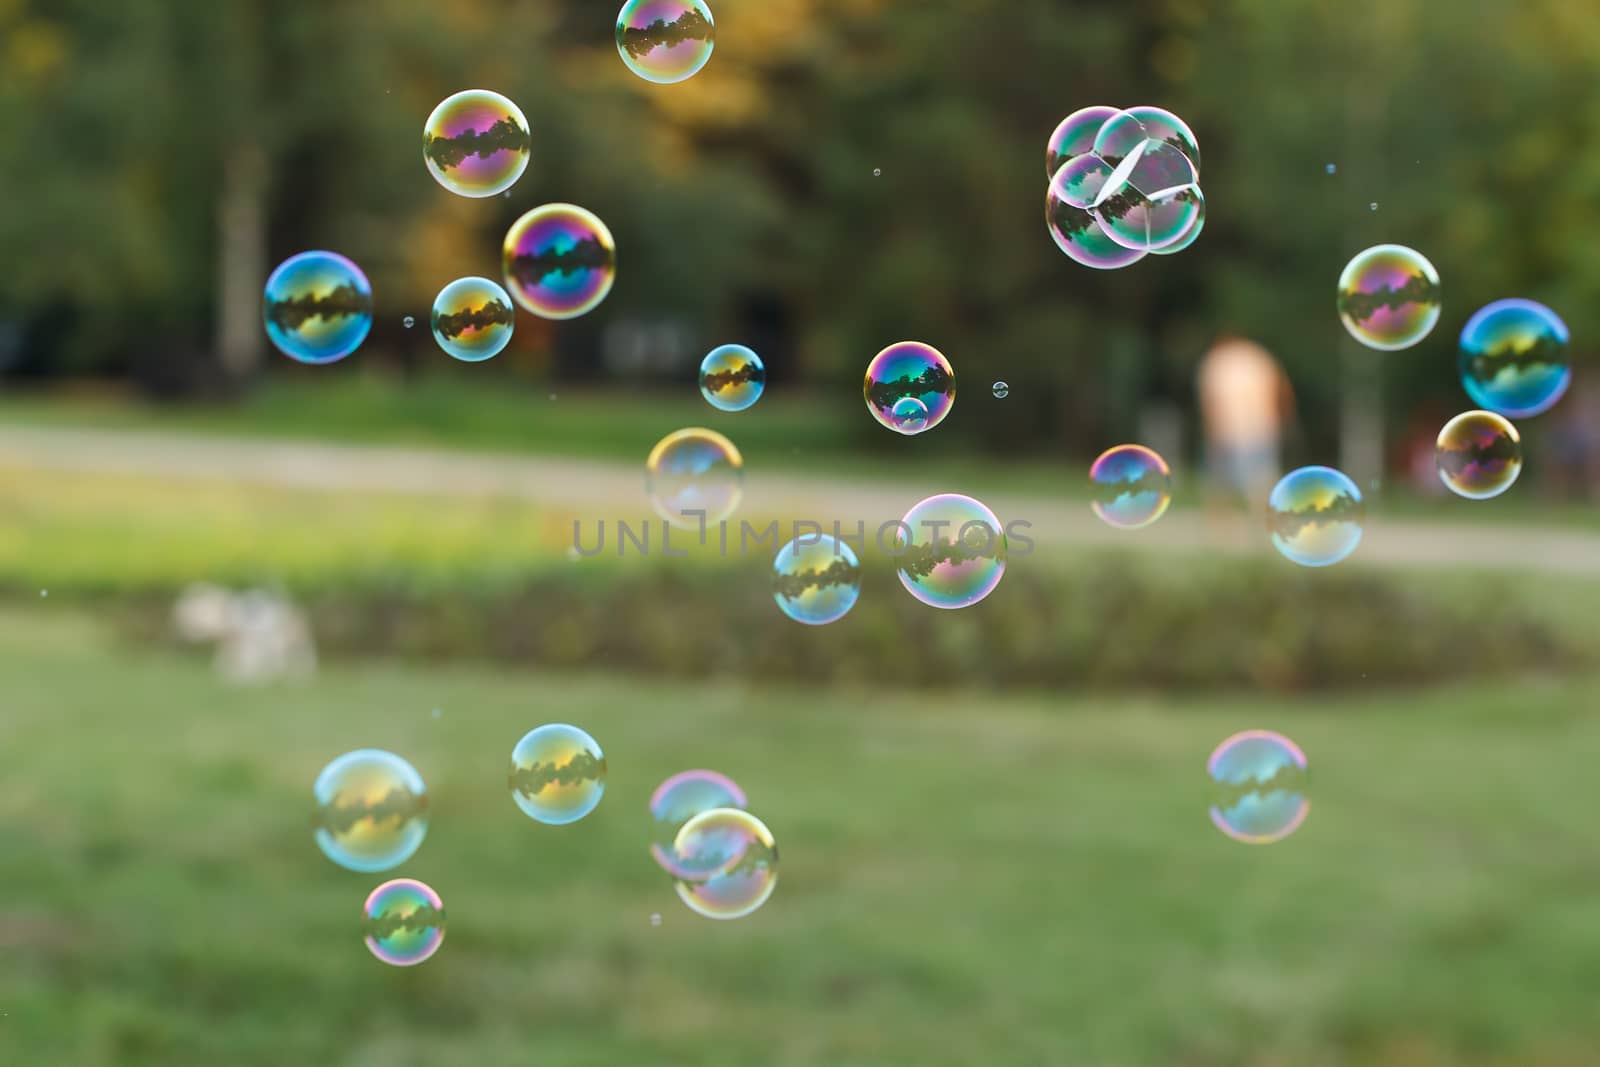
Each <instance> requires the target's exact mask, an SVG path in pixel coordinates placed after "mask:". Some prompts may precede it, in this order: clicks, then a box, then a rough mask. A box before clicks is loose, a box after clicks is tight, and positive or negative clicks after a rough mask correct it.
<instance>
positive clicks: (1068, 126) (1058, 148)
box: [1044, 104, 1117, 178]
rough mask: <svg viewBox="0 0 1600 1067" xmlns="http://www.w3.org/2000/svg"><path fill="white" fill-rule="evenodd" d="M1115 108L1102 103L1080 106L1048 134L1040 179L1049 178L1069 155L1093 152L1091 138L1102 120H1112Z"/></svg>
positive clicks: (1098, 128)
mask: <svg viewBox="0 0 1600 1067" xmlns="http://www.w3.org/2000/svg"><path fill="white" fill-rule="evenodd" d="M1116 114H1117V109H1116V108H1114V107H1109V106H1107V105H1105V104H1095V105H1092V106H1090V107H1080V108H1079V109H1078V110H1076V111H1074V112H1073V113H1072V114H1070V115H1068V116H1067V117H1066V118H1064V119H1062V120H1061V122H1060V123H1059V124H1058V125H1057V126H1056V128H1055V129H1054V130H1053V131H1051V133H1050V140H1049V141H1048V142H1046V144H1045V147H1044V176H1045V177H1046V178H1053V177H1055V175H1056V172H1057V171H1059V170H1060V169H1061V164H1063V163H1065V162H1066V161H1067V160H1069V159H1071V158H1072V157H1073V156H1081V155H1085V154H1087V153H1089V152H1091V151H1092V150H1093V149H1094V138H1095V135H1096V134H1097V133H1099V132H1100V127H1102V126H1104V125H1105V124H1106V120H1107V119H1110V118H1113V117H1114V116H1115V115H1116Z"/></svg>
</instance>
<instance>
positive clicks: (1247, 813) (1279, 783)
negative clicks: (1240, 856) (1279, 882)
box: [1206, 730, 1311, 845]
mask: <svg viewBox="0 0 1600 1067" xmlns="http://www.w3.org/2000/svg"><path fill="white" fill-rule="evenodd" d="M1206 773H1207V774H1209V775H1210V776H1211V784H1212V793H1213V801H1212V804H1211V821H1212V823H1214V824H1215V825H1216V827H1217V829H1218V830H1221V831H1222V832H1223V833H1225V834H1227V835H1228V836H1229V837H1231V838H1233V839H1234V840H1235V841H1243V842H1245V843H1246V844H1251V845H1267V844H1271V843H1272V842H1274V841H1282V840H1283V839H1284V838H1286V837H1288V836H1289V835H1290V834H1292V833H1294V832H1295V831H1296V830H1298V829H1299V828H1300V824H1301V823H1303V822H1305V819H1306V813H1307V812H1309V811H1310V810H1311V802H1310V801H1309V800H1307V799H1306V795H1305V788H1306V754H1305V753H1304V752H1302V751H1301V750H1300V746H1299V745H1297V744H1295V743H1294V742H1293V741H1291V740H1289V739H1288V738H1287V737H1284V736H1283V735H1282V734H1275V733H1273V732H1272V731H1270V730H1246V731H1244V732H1243V733H1237V734H1234V735H1233V736H1232V737H1230V738H1228V739H1227V740H1225V741H1223V742H1222V744H1220V745H1218V746H1217V747H1216V751H1214V752H1212V753H1211V758H1210V759H1208V760H1207V761H1206Z"/></svg>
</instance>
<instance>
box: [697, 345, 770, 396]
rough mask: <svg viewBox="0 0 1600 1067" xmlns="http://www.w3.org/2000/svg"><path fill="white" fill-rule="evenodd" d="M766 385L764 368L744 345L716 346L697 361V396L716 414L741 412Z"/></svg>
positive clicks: (765, 369)
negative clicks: (698, 385) (698, 371)
mask: <svg viewBox="0 0 1600 1067" xmlns="http://www.w3.org/2000/svg"><path fill="white" fill-rule="evenodd" d="M766 384H767V368H766V365H765V364H763V363H762V362H761V357H760V356H758V355H756V354H755V353H754V352H753V351H751V350H750V349H748V348H746V347H745V346H744V345H718V346H717V347H716V348H713V349H712V350H711V351H710V352H707V353H706V358H705V359H703V360H701V361H700V395H701V396H703V397H705V398H706V402H707V403H708V404H710V405H711V406H712V407H714V408H716V409H717V410H718V411H743V410H744V409H745V408H747V407H749V406H750V405H751V404H754V403H755V402H756V401H757V400H760V399H761V391H762V390H763V389H764V388H766Z"/></svg>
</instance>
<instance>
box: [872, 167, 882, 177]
mask: <svg viewBox="0 0 1600 1067" xmlns="http://www.w3.org/2000/svg"><path fill="white" fill-rule="evenodd" d="M872 176H873V177H874V178H881V177H883V170H882V168H880V167H873V168H872Z"/></svg>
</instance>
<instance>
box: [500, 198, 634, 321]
mask: <svg viewBox="0 0 1600 1067" xmlns="http://www.w3.org/2000/svg"><path fill="white" fill-rule="evenodd" d="M501 262H502V265H503V266H504V268H505V277H506V287H507V288H508V289H510V290H511V295H512V296H514V297H515V298H516V300H517V303H519V304H521V305H522V306H523V307H524V308H526V309H528V310H529V311H531V312H533V313H534V314H535V315H538V316H539V317H540V318H546V319H573V318H577V317H578V316H579V315H582V314H585V313H587V312H590V311H593V310H594V309H595V308H596V307H598V306H599V305H600V301H602V300H604V299H605V298H606V294H607V293H609V292H611V284H612V283H613V282H614V281H616V277H617V255H616V243H615V242H614V241H613V240H612V239H611V231H610V230H608V229H606V224H605V223H603V222H601V221H600V220H599V219H598V218H597V217H595V215H594V214H592V213H591V212H588V211H585V210H584V209H583V208H581V207H578V206H577V205H575V204H545V205H544V206H543V207H536V208H534V209H533V210H532V211H530V212H528V213H527V214H526V215H524V216H522V217H521V218H520V219H518V220H517V221H516V222H514V223H513V224H512V226H511V229H510V230H509V231H508V232H507V233H506V240H505V245H504V247H503V248H502V250H501Z"/></svg>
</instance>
